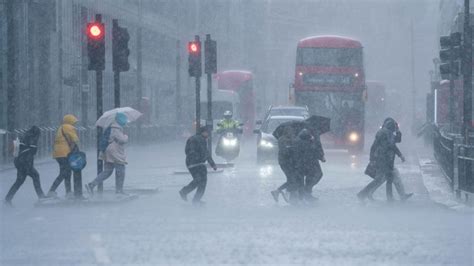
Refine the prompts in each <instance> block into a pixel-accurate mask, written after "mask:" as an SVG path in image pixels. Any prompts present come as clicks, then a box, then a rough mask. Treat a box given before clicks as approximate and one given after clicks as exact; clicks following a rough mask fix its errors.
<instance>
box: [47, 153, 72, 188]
mask: <svg viewBox="0 0 474 266" xmlns="http://www.w3.org/2000/svg"><path fill="white" fill-rule="evenodd" d="M56 161H57V162H58V165H59V175H58V177H56V179H55V180H54V182H53V184H52V185H51V188H50V189H49V191H50V192H54V191H56V189H57V188H58V186H59V184H61V182H62V181H63V180H64V179H65V178H66V176H67V175H68V169H69V165H68V162H67V159H66V158H56ZM69 175H70V174H69ZM65 182H66V181H65ZM66 191H67V185H66ZM69 191H71V184H69Z"/></svg>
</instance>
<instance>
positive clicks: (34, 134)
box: [5, 126, 46, 205]
mask: <svg viewBox="0 0 474 266" xmlns="http://www.w3.org/2000/svg"><path fill="white" fill-rule="evenodd" d="M39 136H40V129H39V128H38V127H37V126H32V127H31V128H30V129H29V130H28V131H26V133H25V135H24V136H23V137H22V138H21V140H20V149H19V154H18V156H17V157H16V158H15V161H14V163H15V167H16V169H17V177H16V181H15V183H14V184H13V185H12V187H11V188H10V190H9V191H8V194H7V195H6V197H5V203H6V204H7V205H11V201H12V199H13V196H15V194H16V192H17V191H18V189H20V187H21V185H23V183H24V182H25V179H26V177H27V176H31V178H32V179H33V186H34V188H35V191H36V194H37V195H38V198H40V199H44V198H46V196H45V195H44V193H43V189H41V183H40V175H39V173H38V171H36V169H35V167H34V158H35V154H36V151H37V149H38V147H37V144H38V138H39Z"/></svg>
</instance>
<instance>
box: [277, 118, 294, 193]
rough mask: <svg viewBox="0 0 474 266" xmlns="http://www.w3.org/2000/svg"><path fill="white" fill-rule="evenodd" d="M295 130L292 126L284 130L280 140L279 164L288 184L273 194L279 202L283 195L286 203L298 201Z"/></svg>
mask: <svg viewBox="0 0 474 266" xmlns="http://www.w3.org/2000/svg"><path fill="white" fill-rule="evenodd" d="M294 135H295V133H294V129H293V128H292V127H290V126H287V127H285V128H284V131H283V134H282V136H280V137H279V138H278V164H279V165H280V168H281V170H282V171H283V173H284V174H285V176H286V182H285V183H283V185H281V186H280V187H279V188H278V189H276V190H273V191H272V192H271V194H272V196H273V199H274V200H275V201H276V202H278V197H279V195H280V194H281V195H282V196H283V198H284V199H285V201H291V202H294V201H295V200H296V194H295V193H296V190H297V188H298V184H297V180H296V176H297V174H296V167H295V161H294V147H293V145H294V141H295V140H294ZM284 190H287V191H288V192H290V199H289V200H288V199H287V198H286V196H285V194H284V192H283V191H284Z"/></svg>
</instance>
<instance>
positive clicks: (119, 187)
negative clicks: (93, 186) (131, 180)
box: [115, 164, 125, 193]
mask: <svg viewBox="0 0 474 266" xmlns="http://www.w3.org/2000/svg"><path fill="white" fill-rule="evenodd" d="M124 181H125V165H124V164H115V192H116V193H123V183H124Z"/></svg>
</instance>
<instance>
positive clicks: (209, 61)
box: [204, 34, 217, 74]
mask: <svg viewBox="0 0 474 266" xmlns="http://www.w3.org/2000/svg"><path fill="white" fill-rule="evenodd" d="M204 57H205V61H204V72H205V73H206V74H212V73H217V43H216V41H214V40H211V36H210V35H209V34H208V35H207V36H206V41H205V43H204Z"/></svg>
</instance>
